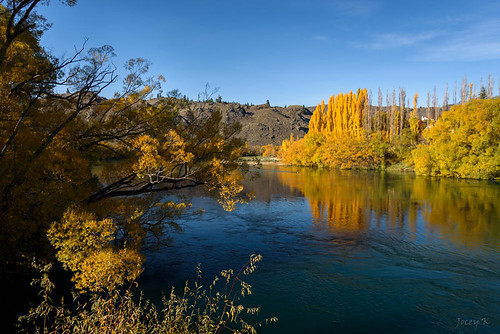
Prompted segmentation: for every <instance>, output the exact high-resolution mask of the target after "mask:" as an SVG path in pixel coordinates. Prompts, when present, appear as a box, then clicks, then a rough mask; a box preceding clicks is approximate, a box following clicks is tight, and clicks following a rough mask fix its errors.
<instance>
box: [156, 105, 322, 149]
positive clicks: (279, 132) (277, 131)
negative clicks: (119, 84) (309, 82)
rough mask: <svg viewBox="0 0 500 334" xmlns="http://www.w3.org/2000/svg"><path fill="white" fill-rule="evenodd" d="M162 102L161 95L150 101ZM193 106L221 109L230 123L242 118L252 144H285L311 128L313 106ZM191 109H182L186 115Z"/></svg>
mask: <svg viewBox="0 0 500 334" xmlns="http://www.w3.org/2000/svg"><path fill="white" fill-rule="evenodd" d="M157 102H159V101H158V99H154V100H150V101H149V103H151V104H154V103H157ZM189 108H191V110H193V111H195V112H199V113H201V114H203V113H211V112H213V111H215V110H218V111H220V112H221V114H222V119H223V121H224V122H226V123H228V124H229V123H234V122H239V123H240V124H241V126H242V129H241V132H240V133H239V134H238V136H239V137H241V138H245V139H246V140H247V142H248V145H250V146H262V145H267V144H274V145H281V142H282V141H283V139H285V138H289V137H290V134H293V135H294V137H296V138H297V137H304V135H305V134H306V133H307V131H308V129H309V127H308V126H309V125H308V124H309V119H310V118H311V115H312V110H313V109H312V108H307V107H302V106H288V107H286V108H283V107H272V106H268V105H266V104H261V105H256V106H249V105H244V104H239V103H226V102H222V103H202V102H189ZM186 111H187V108H186V109H185V110H181V111H180V114H181V115H182V114H183V113H185V112H186Z"/></svg>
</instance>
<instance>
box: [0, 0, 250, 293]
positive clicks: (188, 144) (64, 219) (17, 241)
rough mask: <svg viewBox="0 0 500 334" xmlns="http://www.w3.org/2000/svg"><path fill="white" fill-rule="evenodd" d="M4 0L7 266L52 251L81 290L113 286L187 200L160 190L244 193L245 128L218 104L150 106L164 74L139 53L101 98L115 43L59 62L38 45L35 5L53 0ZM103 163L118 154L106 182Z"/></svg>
mask: <svg viewBox="0 0 500 334" xmlns="http://www.w3.org/2000/svg"><path fill="white" fill-rule="evenodd" d="M65 2H66V3H67V4H70V5H72V4H74V3H75V1H65ZM2 3H5V6H0V74H1V75H0V175H2V177H1V178H0V243H1V244H2V247H1V248H0V258H1V264H2V267H5V266H8V267H9V268H13V267H17V266H23V265H25V264H27V263H28V262H30V261H31V259H32V258H33V256H37V257H44V258H45V259H47V260H48V259H50V258H51V256H53V255H54V254H55V255H56V257H57V258H58V259H59V260H60V261H61V262H62V263H63V265H64V266H65V267H66V268H68V269H70V270H72V271H73V272H74V273H75V275H74V280H75V282H76V284H77V286H78V287H80V288H82V289H89V290H99V289H103V288H110V287H113V286H115V285H119V284H121V283H123V282H124V281H125V280H127V279H133V278H135V277H136V276H137V275H138V273H140V271H141V270H140V268H141V264H142V261H143V259H142V257H141V255H140V247H141V245H142V244H143V241H144V238H146V237H147V236H148V235H151V236H153V237H157V238H161V235H162V233H165V232H166V230H167V229H168V226H173V225H175V217H176V216H177V215H179V214H182V213H183V212H184V210H185V209H186V208H187V207H188V206H189V203H185V202H182V201H178V202H170V201H165V200H164V196H161V195H160V194H163V193H165V192H167V191H168V192H172V191H175V190H177V189H181V188H186V187H195V186H200V185H204V186H206V187H207V188H208V190H209V191H212V192H213V193H214V195H215V196H217V198H218V200H219V202H220V203H221V204H222V205H223V206H224V208H225V209H227V210H231V209H233V208H234V205H235V204H236V203H238V202H242V201H245V200H246V197H244V196H243V195H242V186H241V185H240V180H241V178H242V175H241V174H240V172H239V169H238V165H237V163H236V159H237V158H238V156H239V155H240V153H241V148H242V147H243V144H244V142H243V141H242V140H240V139H237V138H235V135H236V134H237V132H238V131H239V129H240V127H239V125H238V124H232V125H224V124H223V123H222V117H221V114H220V113H218V112H214V113H212V114H210V115H208V116H200V115H196V114H195V113H194V112H191V111H187V112H183V113H182V115H181V114H180V113H179V111H180V110H181V109H186V108H187V107H188V106H187V105H186V104H185V103H184V102H183V101H181V100H178V99H175V98H167V99H163V100H162V101H161V102H160V103H158V104H155V105H151V104H150V103H148V100H149V99H150V97H151V96H154V95H153V94H154V93H155V92H156V91H158V90H159V89H160V87H161V83H162V81H163V78H162V77H161V76H159V77H149V78H148V77H147V72H148V69H149V63H148V62H147V61H145V60H143V59H141V58H137V59H131V60H130V61H129V62H127V64H126V69H127V70H128V74H127V75H126V77H125V78H124V79H123V89H122V91H121V92H120V93H116V94H115V96H114V97H113V98H111V99H108V100H107V99H103V98H101V97H100V94H101V93H102V91H103V90H104V89H106V88H108V87H109V86H110V85H112V84H114V83H116V82H117V78H118V77H117V75H116V67H115V65H114V64H113V63H112V59H113V57H114V50H113V48H112V47H110V46H102V47H99V48H89V49H86V48H85V46H83V47H82V48H81V49H79V50H78V51H76V52H75V53H74V54H73V55H72V56H70V57H68V58H64V59H58V58H55V57H53V56H52V55H50V54H49V53H48V52H47V51H46V50H44V49H43V48H42V47H41V46H40V43H39V41H40V37H41V36H42V33H43V30H44V29H45V28H46V25H45V20H44V19H43V18H42V17H41V16H39V15H38V14H37V13H36V12H35V9H36V7H37V5H39V4H43V3H47V2H46V1H39V0H32V1H29V0H24V1H15V0H12V1H5V2H4V1H2ZM55 87H59V89H61V88H62V89H64V90H66V92H67V93H66V94H58V93H57V91H56V90H55ZM102 159H112V161H115V162H114V163H113V164H108V165H107V166H106V168H104V170H101V171H100V172H99V174H100V175H99V176H100V178H99V179H98V178H97V177H96V168H95V166H96V163H97V161H99V160H102ZM103 180H104V181H103ZM96 233H97V237H96ZM83 259H84V260H83ZM90 272H92V275H90V274H89V273H90ZM110 277H111V278H112V279H111V280H110V279H109V278H110Z"/></svg>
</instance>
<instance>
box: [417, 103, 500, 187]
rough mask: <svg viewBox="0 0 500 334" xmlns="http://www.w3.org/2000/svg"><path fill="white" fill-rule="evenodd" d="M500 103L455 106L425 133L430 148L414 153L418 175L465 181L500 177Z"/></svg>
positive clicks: (418, 149)
mask: <svg viewBox="0 0 500 334" xmlns="http://www.w3.org/2000/svg"><path fill="white" fill-rule="evenodd" d="M499 133H500V99H498V98H496V99H489V100H472V101H470V102H468V103H466V104H463V105H458V106H453V107H452V108H451V110H450V111H446V112H444V113H443V115H442V117H441V118H440V119H439V120H438V121H436V122H435V124H434V126H433V127H431V128H429V129H426V130H425V131H424V137H425V138H426V139H427V140H428V141H429V145H419V147H418V148H417V149H416V150H415V151H414V152H413V160H414V162H415V167H416V172H417V173H419V174H423V175H436V176H447V177H463V178H486V179H487V178H495V177H498V176H499V175H500V160H499V159H498V158H499V156H500V155H499V153H498V152H499V149H500V135H499Z"/></svg>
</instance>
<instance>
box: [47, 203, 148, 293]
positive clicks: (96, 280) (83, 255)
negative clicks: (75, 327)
mask: <svg viewBox="0 0 500 334" xmlns="http://www.w3.org/2000/svg"><path fill="white" fill-rule="evenodd" d="M115 233H116V227H115V224H114V222H113V220H112V219H109V218H107V219H103V220H98V219H97V218H96V216H95V215H94V214H92V213H90V212H85V211H81V210H79V209H78V208H70V209H68V210H67V211H66V212H65V214H64V216H63V218H62V219H61V221H60V222H57V223H53V224H52V226H51V227H50V229H49V230H48V233H47V235H48V237H49V239H50V241H51V243H52V244H53V245H54V247H55V248H56V249H57V250H58V251H57V255H56V256H57V259H58V260H59V261H61V263H62V264H63V265H64V267H65V268H66V269H69V270H71V271H73V273H74V275H73V281H74V282H75V284H76V287H77V288H78V289H84V290H90V291H99V290H102V289H105V288H106V289H114V288H116V287H117V286H120V285H122V284H123V283H124V282H125V281H131V280H134V279H135V278H137V277H138V276H139V274H140V273H141V271H142V263H143V257H142V256H141V255H140V254H139V253H138V252H137V250H135V249H128V248H126V247H125V248H121V249H120V248H116V247H114V245H113V240H114V239H115Z"/></svg>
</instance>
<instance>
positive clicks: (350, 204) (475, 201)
mask: <svg viewBox="0 0 500 334" xmlns="http://www.w3.org/2000/svg"><path fill="white" fill-rule="evenodd" d="M257 173H258V174H259V175H260V177H258V178H255V179H252V180H248V181H247V183H246V187H247V189H249V190H253V191H254V192H255V195H256V197H255V199H254V200H253V201H251V202H250V203H249V204H248V205H241V206H239V207H237V209H236V210H235V211H233V212H230V213H227V212H224V211H223V210H222V208H220V207H219V206H218V205H217V203H216V201H215V200H213V199H212V198H210V197H208V196H206V194H204V193H203V192H201V191H199V192H197V193H191V194H190V195H191V196H192V197H193V198H192V202H193V209H197V208H199V207H201V208H203V209H204V210H205V213H204V214H203V215H195V216H188V217H186V218H185V219H183V220H182V221H180V223H181V225H182V228H183V232H182V233H175V234H172V235H171V237H172V244H171V246H172V247H164V248H161V249H157V250H149V251H148V252H147V263H146V268H145V272H144V274H143V276H142V278H141V286H142V287H143V289H144V290H145V293H146V296H147V297H149V298H153V299H154V298H156V297H157V296H159V295H161V294H162V293H167V294H168V293H169V291H170V288H171V286H175V287H177V288H181V287H182V286H183V284H184V281H185V280H187V279H189V280H193V279H194V278H195V276H196V274H195V268H196V265H197V264H198V263H201V264H202V270H203V277H204V280H205V281H204V282H205V283H208V282H209V280H211V279H212V278H213V276H214V275H216V274H218V273H219V272H220V270H221V269H226V268H235V269H236V268H239V267H241V266H242V265H243V264H244V263H245V262H246V260H247V259H248V257H249V256H250V254H253V253H258V254H261V255H262V256H263V261H262V262H261V263H259V266H258V269H257V271H256V272H255V273H254V274H252V276H250V278H249V282H250V283H251V284H252V285H253V293H252V295H251V296H249V297H247V298H246V299H245V302H244V303H245V305H247V306H260V307H261V312H260V316H261V317H262V318H264V317H271V316H276V317H278V318H279V321H278V323H276V324H271V325H269V326H266V327H263V328H262V329H261V330H259V332H262V333H499V332H500V184H498V183H495V182H487V181H464V180H447V179H429V178H419V177H415V176H412V175H391V174H382V173H372V172H340V171H321V170H314V169H306V168H304V169H300V168H291V167H265V168H263V169H261V170H258V171H257ZM186 194H188V193H186Z"/></svg>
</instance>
